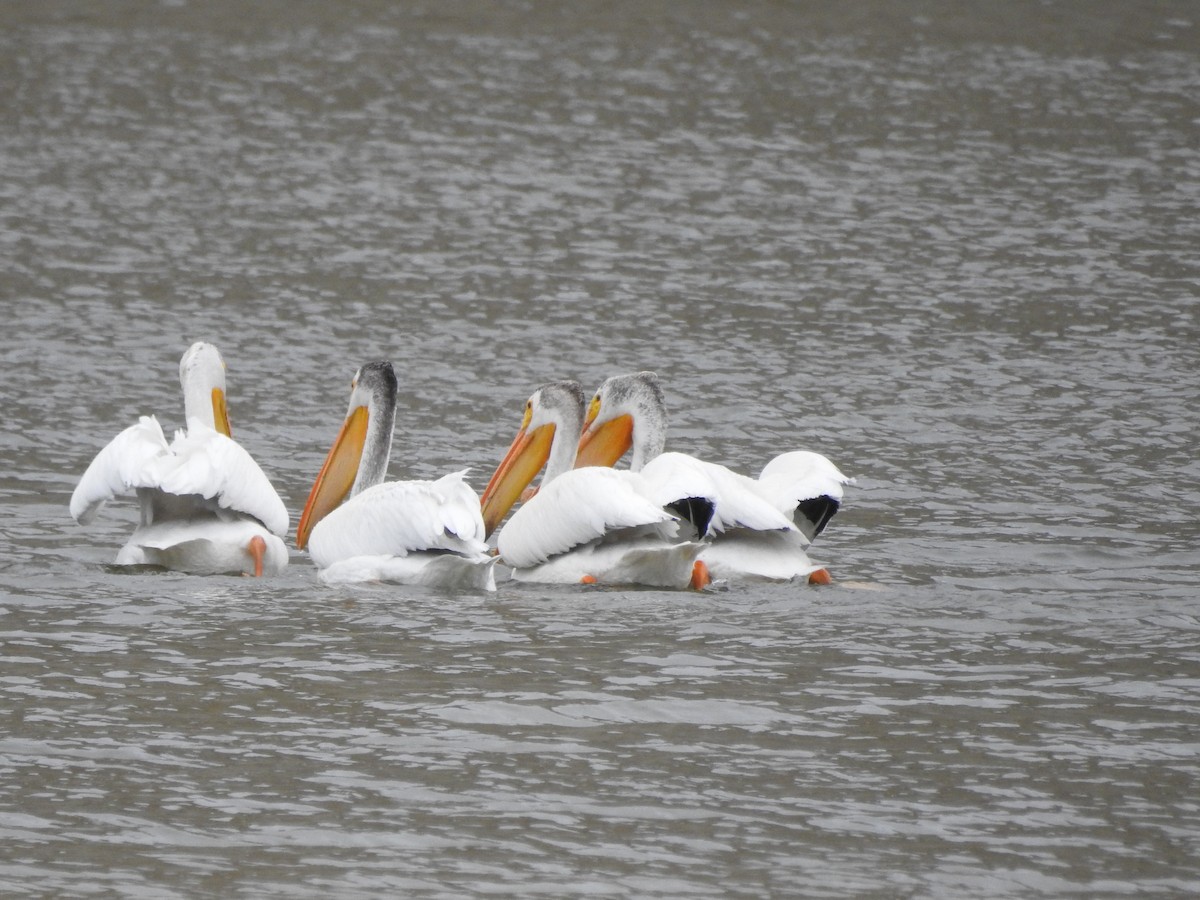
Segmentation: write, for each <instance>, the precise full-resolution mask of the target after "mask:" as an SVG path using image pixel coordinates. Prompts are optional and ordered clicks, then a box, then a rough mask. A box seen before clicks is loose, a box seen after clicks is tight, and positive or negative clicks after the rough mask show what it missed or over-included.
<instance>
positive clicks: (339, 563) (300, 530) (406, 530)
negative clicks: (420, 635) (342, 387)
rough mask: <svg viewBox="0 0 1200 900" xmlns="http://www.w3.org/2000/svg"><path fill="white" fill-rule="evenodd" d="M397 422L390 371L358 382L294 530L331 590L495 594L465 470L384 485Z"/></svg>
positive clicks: (491, 563) (383, 366)
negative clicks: (394, 587) (377, 585)
mask: <svg viewBox="0 0 1200 900" xmlns="http://www.w3.org/2000/svg"><path fill="white" fill-rule="evenodd" d="M395 421H396V373H395V372H394V371H393V369H392V364H391V363H389V362H375V363H369V364H367V365H365V366H363V367H362V368H361V369H359V370H358V372H357V373H356V374H355V376H354V380H353V381H352V382H351V390H350V409H349V411H348V412H347V413H346V420H345V422H344V423H343V424H342V427H341V430H340V431H339V432H338V435H337V438H336V439H335V440H334V442H333V446H332V447H331V448H330V450H329V455H328V456H326V458H325V463H324V465H322V466H321V471H320V473H319V474H318V475H317V480H316V481H315V482H314V483H313V486H312V490H311V491H310V492H309V495H308V502H307V503H306V504H305V506H304V513H303V515H301V517H300V525H299V526H298V527H297V529H296V545H297V546H298V547H299V548H300V549H301V550H303V549H305V548H307V549H308V552H309V555H310V556H311V557H312V560H313V562H314V563H315V564H316V565H317V567H318V568H319V569H320V577H321V579H322V580H323V581H325V582H328V583H335V582H350V581H389V582H395V583H399V584H423V585H429V586H432V587H441V588H449V589H466V590H487V591H494V590H495V589H496V578H495V573H494V571H493V570H494V568H495V564H496V557H494V556H492V555H491V554H490V553H489V552H488V547H487V544H486V543H485V534H484V529H483V519H482V518H481V517H480V512H479V495H478V494H476V493H475V492H474V491H473V490H472V489H471V487H470V485H468V484H467V482H466V481H465V480H464V476H465V475H466V470H465V469H464V470H463V471H461V472H453V473H451V474H449V475H444V476H442V477H441V478H439V479H438V480H437V481H389V482H384V481H383V478H384V475H385V474H386V473H387V466H388V458H389V457H390V456H391V452H392V429H393V427H394V425H395Z"/></svg>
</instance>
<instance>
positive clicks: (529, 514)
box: [482, 381, 706, 588]
mask: <svg viewBox="0 0 1200 900" xmlns="http://www.w3.org/2000/svg"><path fill="white" fill-rule="evenodd" d="M582 425H583V390H582V388H581V387H580V385H579V383H578V382H575V381H556V382H550V383H547V384H544V385H542V386H541V387H539V388H538V389H537V390H536V391H534V392H533V394H532V395H531V396H530V398H529V400H528V401H527V402H526V404H525V412H524V416H523V419H522V421H521V426H520V428H519V429H518V431H517V435H516V437H515V438H513V442H512V444H511V446H510V447H509V449H508V452H507V453H506V454H505V456H504V458H503V460H501V462H500V464H499V466H497V468H496V471H495V473H494V474H493V475H492V478H491V480H490V481H489V482H488V486H487V488H486V490H485V491H484V493H483V500H482V506H483V519H484V523H485V526H486V528H487V531H488V533H489V534H490V533H491V532H492V531H493V530H494V529H495V528H496V526H497V525H498V524H499V523H500V521H501V520H502V519H503V518H504V516H505V515H506V514H507V513H508V511H509V510H510V509H511V508H512V507H513V505H514V504H515V503H516V502H517V500H518V499H520V498H522V497H525V498H527V499H525V502H524V503H523V504H522V505H521V507H520V508H519V509H518V510H517V511H516V512H515V513H513V515H512V516H511V517H510V518H509V520H508V523H507V524H506V525H505V526H504V528H503V529H501V530H500V533H499V535H498V536H497V540H496V547H497V550H498V551H499V553H500V556H501V558H502V559H503V560H504V562H505V563H506V564H507V565H509V566H511V567H512V577H513V578H514V579H515V580H518V581H527V582H536V583H543V584H578V583H581V582H583V583H596V582H598V583H605V584H620V585H645V586H650V587H664V588H683V587H690V586H701V585H702V584H703V583H706V582H704V581H697V582H695V583H694V582H693V579H694V578H696V577H699V576H697V574H696V571H695V563H696V556H697V554H698V553H699V552H700V551H701V550H702V549H703V547H702V545H701V544H699V543H696V542H694V541H687V540H684V539H683V538H682V537H681V529H680V525H681V522H680V519H679V517H678V516H677V515H675V514H673V513H672V512H670V511H669V510H666V509H664V508H663V506H662V504H660V503H657V502H656V501H655V500H654V499H653V498H652V497H651V496H650V495H649V494H648V492H647V486H646V484H645V483H644V480H643V479H642V478H641V477H640V476H637V475H633V474H631V473H629V472H621V471H616V470H614V469H601V468H588V469H575V468H573V466H574V463H575V449H576V445H577V442H578V439H579V433H580V430H581V428H582ZM543 466H544V467H545V473H544V474H543V476H542V480H541V485H540V487H539V488H538V489H537V490H536V491H534V492H531V491H529V490H528V485H529V484H530V482H532V481H533V479H534V478H535V477H536V476H537V474H538V472H540V471H541V470H542V468H543Z"/></svg>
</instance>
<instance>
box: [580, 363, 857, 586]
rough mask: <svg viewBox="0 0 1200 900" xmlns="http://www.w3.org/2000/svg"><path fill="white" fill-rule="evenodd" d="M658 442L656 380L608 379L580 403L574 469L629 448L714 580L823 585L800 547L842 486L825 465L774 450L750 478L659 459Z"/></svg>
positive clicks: (696, 462)
mask: <svg viewBox="0 0 1200 900" xmlns="http://www.w3.org/2000/svg"><path fill="white" fill-rule="evenodd" d="M665 443H666V411H665V403H664V402H663V395H662V388H661V387H660V386H659V382H658V377H657V376H656V375H655V374H654V373H653V372H638V373H636V374H629V375H616V376H613V377H612V378H609V379H607V380H606V381H605V382H604V383H603V384H602V385H601V386H600V388H599V389H598V390H597V391H596V393H595V395H594V396H593V397H592V399H591V401H590V403H589V404H588V409H587V414H586V417H585V422H584V429H583V434H582V435H581V437H580V441H579V447H578V451H577V456H576V465H577V466H611V465H614V464H615V463H616V462H617V461H618V460H619V459H620V458H621V457H622V456H623V455H624V454H625V452H626V451H629V450H632V453H631V457H630V466H629V467H630V471H632V472H636V473H640V474H641V475H642V477H643V478H644V479H645V480H646V481H647V482H648V483H649V484H650V485H651V488H650V490H651V492H652V494H653V495H654V496H655V498H656V499H658V500H659V501H661V502H662V503H663V504H664V505H665V506H666V507H667V508H668V509H672V510H675V511H677V512H678V513H679V514H680V515H681V516H683V517H684V518H685V519H687V521H688V522H689V523H690V524H691V528H692V535H693V537H694V538H696V539H698V540H703V541H704V542H705V548H704V551H703V553H701V555H700V559H701V560H702V561H703V562H704V563H706V564H707V566H708V568H709V571H710V573H711V574H712V577H713V578H720V579H729V578H741V577H750V578H761V579H768V580H780V581H783V580H789V579H793V578H809V579H810V580H812V581H814V582H818V583H824V582H825V581H827V580H828V574H827V573H826V572H825V570H824V568H823V567H822V566H820V565H819V564H815V563H813V562H812V561H811V560H810V559H809V557H808V554H807V548H808V546H809V545H810V544H811V543H812V541H813V539H815V538H816V536H817V535H818V534H820V533H821V531H823V530H824V528H825V526H826V525H827V524H828V523H829V520H830V518H832V516H833V515H834V513H835V512H837V509H838V507H839V505H840V503H841V500H842V495H843V485H845V484H847V483H850V479H848V478H846V476H845V475H843V474H842V473H841V472H840V471H839V470H838V468H837V467H836V466H835V465H834V464H833V463H832V462H830V461H829V460H828V459H826V458H825V457H824V456H822V455H821V454H819V453H812V452H810V451H803V450H796V451H791V452H787V453H782V454H780V455H779V456H776V457H775V458H774V459H772V460H771V461H770V462H769V463H767V465H766V466H765V467H764V468H763V470H762V472H761V474H760V475H759V477H758V479H757V480H756V479H752V478H749V477H747V476H745V475H741V474H739V473H737V472H734V471H733V470H731V469H729V468H727V467H725V466H721V465H718V464H716V463H711V462H707V461H704V460H700V459H697V458H696V457H694V456H690V455H688V454H684V453H675V452H663V447H664V445H665ZM697 498H701V499H703V500H704V501H707V504H704V503H697ZM704 514H707V518H704Z"/></svg>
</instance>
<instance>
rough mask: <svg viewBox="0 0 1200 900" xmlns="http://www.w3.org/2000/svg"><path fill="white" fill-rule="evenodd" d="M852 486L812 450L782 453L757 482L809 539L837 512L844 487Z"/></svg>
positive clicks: (766, 495)
mask: <svg viewBox="0 0 1200 900" xmlns="http://www.w3.org/2000/svg"><path fill="white" fill-rule="evenodd" d="M853 483H854V479H853V478H847V477H846V476H845V475H843V474H842V473H841V471H840V470H839V469H838V467H837V466H835V465H834V464H833V463H832V462H830V461H829V459H828V458H826V457H824V456H822V455H821V454H820V453H813V452H811V451H809V450H792V451H790V452H788V453H781V454H779V455H778V456H776V457H775V458H774V459H772V460H771V461H770V462H769V463H767V464H766V465H765V466H764V467H763V470H762V473H761V474H760V475H759V477H758V481H757V482H756V484H757V488H758V493H759V496H761V497H763V498H764V499H765V500H767V501H768V502H769V503H771V504H772V505H774V506H775V507H776V508H777V509H778V510H780V511H781V512H782V513H784V514H785V515H787V516H789V517H791V518H792V519H794V520H795V523H796V525H797V527H798V528H799V529H800V530H801V531H802V532H803V533H804V534H805V536H806V537H808V538H809V540H812V539H813V538H815V537H816V536H817V535H818V534H820V533H821V531H822V530H823V529H824V528H825V525H826V523H828V521H829V519H830V518H831V517H832V516H833V514H834V513H835V512H837V509H838V506H839V505H840V504H841V502H842V495H843V493H844V491H843V485H847V484H853Z"/></svg>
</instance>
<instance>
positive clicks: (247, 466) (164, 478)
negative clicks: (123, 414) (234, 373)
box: [71, 342, 288, 575]
mask: <svg viewBox="0 0 1200 900" xmlns="http://www.w3.org/2000/svg"><path fill="white" fill-rule="evenodd" d="M179 382H180V384H181V385H182V386H183V407H184V417H185V420H186V422H187V430H186V431H183V430H180V431H177V432H176V434H175V439H174V440H173V441H172V442H171V443H170V444H169V445H168V444H167V440H166V438H165V437H164V436H163V431H162V427H161V426H160V425H159V424H158V420H157V419H155V418H154V416H142V417H141V418H139V419H138V422H137V424H136V425H130V426H129V427H128V428H126V429H125V430H124V431H122V432H121V433H120V434H118V435H117V436H116V437H115V438H113V439H112V440H111V441H110V442H109V443H108V445H107V446H106V447H104V449H102V450H101V451H100V452H99V453H98V454H96V458H95V459H93V460H92V462H91V465H89V466H88V467H87V471H85V472H84V473H83V477H82V478H80V479H79V484H78V485H77V486H76V487H75V492H74V493H73V494H72V495H71V515H72V516H73V517H74V518H75V520H76V521H77V522H79V523H80V524H81V525H86V524H88V523H89V522H91V521H92V520H93V519H94V518H95V517H96V514H97V513H98V512H99V511H100V508H101V507H102V506H104V504H105V503H106V502H107V501H109V500H111V499H112V498H113V497H116V496H119V495H122V494H129V493H136V494H137V498H138V503H139V504H140V506H141V522H140V524H139V525H138V527H137V528H136V529H135V530H134V532H133V535H132V536H131V537H130V538H129V541H128V543H126V544H125V546H124V547H122V548H121V551H120V552H119V553H118V554H117V558H116V564H117V565H119V566H132V565H153V566H162V567H164V568H167V569H174V570H177V571H180V572H190V573H192V574H196V575H209V574H220V573H231V572H243V573H245V574H248V575H263V574H268V575H274V574H277V573H279V572H280V571H282V570H283V568H284V567H285V566H286V565H287V562H288V551H287V546H286V545H285V544H284V543H283V540H282V539H281V538H280V535H284V534H286V533H287V529H288V513H287V509H286V508H285V507H284V505H283V501H282V500H280V499H279V494H277V493H276V492H275V488H274V487H272V486H271V482H270V480H268V478H267V476H266V475H264V474H263V471H262V469H260V468H259V467H258V464H257V463H256V462H255V461H254V460H253V459H252V458H251V456H250V454H249V453H247V452H246V451H245V450H244V449H242V447H241V445H239V444H238V443H237V442H235V441H234V440H233V439H232V438H231V437H230V436H229V435H230V429H229V416H228V413H227V411H226V404H225V363H224V361H222V359H221V354H220V353H218V352H217V348H216V347H214V346H213V345H212V344H206V343H203V342H197V343H195V344H193V345H192V346H191V347H189V348H188V350H187V352H186V353H184V354H183V358H182V359H181V360H180V362H179Z"/></svg>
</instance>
